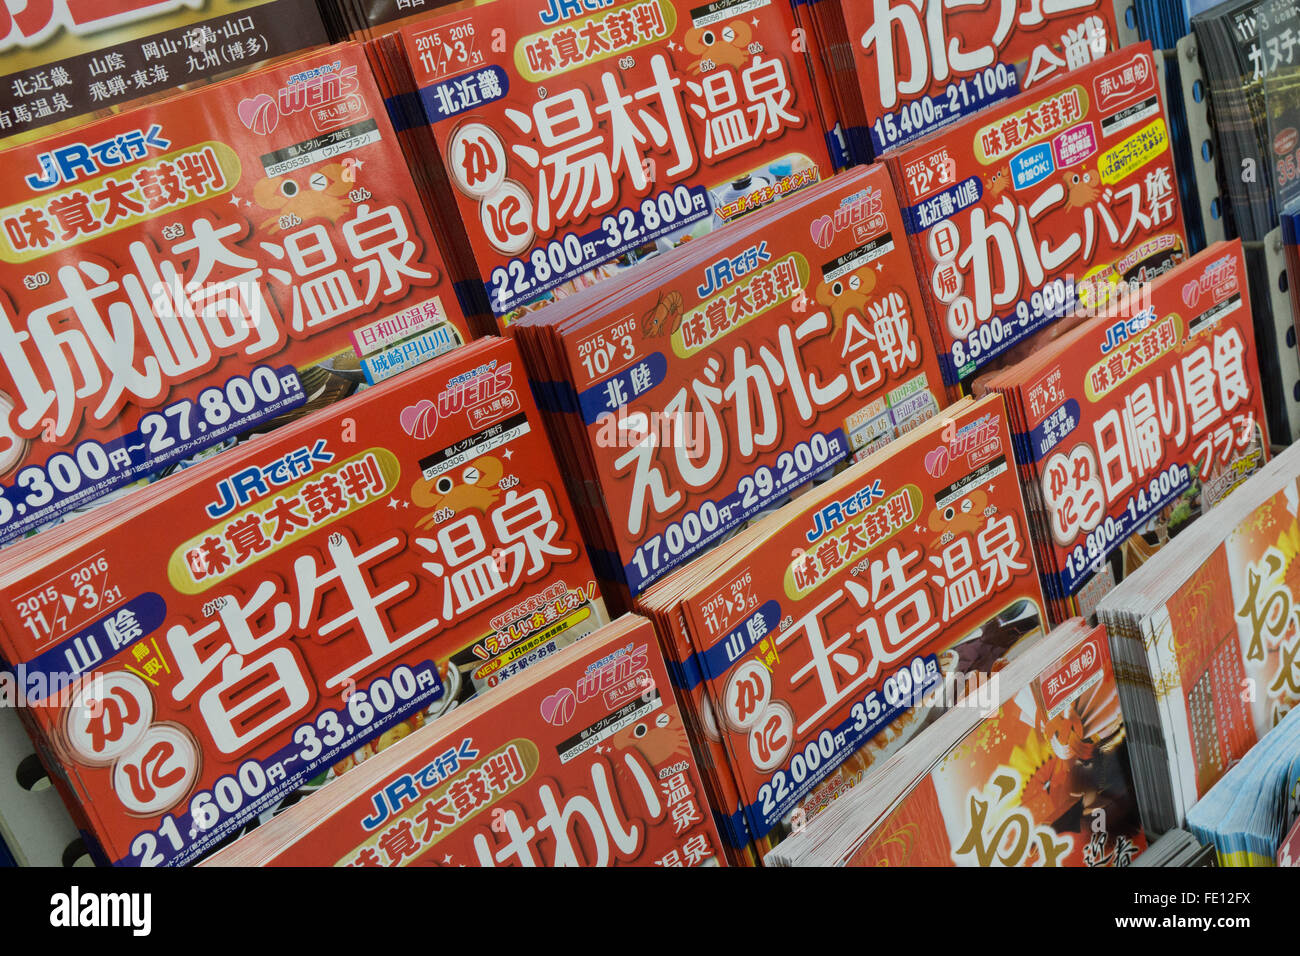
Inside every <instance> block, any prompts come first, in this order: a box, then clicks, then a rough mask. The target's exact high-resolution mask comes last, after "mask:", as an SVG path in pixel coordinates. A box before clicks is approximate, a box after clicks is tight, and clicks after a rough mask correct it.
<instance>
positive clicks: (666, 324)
mask: <svg viewBox="0 0 1300 956" xmlns="http://www.w3.org/2000/svg"><path fill="white" fill-rule="evenodd" d="M681 324H682V294H681V293H680V292H678V291H677V290H675V289H669V290H668V291H666V292H664V291H660V293H659V298H658V300H657V301H656V302H655V304H654V305H653V306H651V308H650V310H649V311H648V312H646V314H645V315H643V316H642V317H641V334H642V335H643V336H645V337H646V338H648V339H657V338H662V337H666V336H669V335H672V334H673V333H674V332H676V331H677V330H678V328H680V327H681Z"/></svg>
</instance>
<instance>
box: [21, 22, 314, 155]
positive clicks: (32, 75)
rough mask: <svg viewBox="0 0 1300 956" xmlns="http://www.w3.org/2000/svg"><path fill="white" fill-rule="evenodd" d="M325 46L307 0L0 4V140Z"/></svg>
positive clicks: (27, 136)
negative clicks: (299, 51) (317, 46)
mask: <svg viewBox="0 0 1300 956" xmlns="http://www.w3.org/2000/svg"><path fill="white" fill-rule="evenodd" d="M15 11H17V12H15ZM327 42H329V38H328V36H327V34H326V29H325V24H324V22H323V21H322V19H321V14H320V11H319V9H318V8H317V2H316V0H27V2H21V3H17V2H15V3H6V4H0V146H10V145H14V144H16V143H23V142H30V141H31V140H33V139H36V138H37V137H39V136H42V135H45V134H46V133H47V132H55V131H60V130H66V129H69V128H71V127H73V126H75V125H77V124H79V123H85V122H86V120H87V119H88V118H89V117H90V116H92V115H96V116H102V115H103V114H104V113H105V112H107V111H109V110H116V109H121V108H123V107H125V106H127V105H129V104H132V103H135V102H137V101H139V100H147V99H157V98H158V97H160V96H165V95H168V94H170V93H172V92H174V91H175V90H177V89H179V88H180V87H182V86H186V85H191V84H197V83H202V82H205V81H207V80H210V79H212V77H214V76H220V75H223V74H227V73H231V72H234V71H237V70H247V69H250V68H251V67H252V66H253V65H254V64H258V63H261V62H262V61H266V60H270V59H273V58H275V57H280V56H283V55H285V54H288V53H293V52H294V51H297V50H302V49H305V48H307V47H311V46H316V45H319V44H324V43H327Z"/></svg>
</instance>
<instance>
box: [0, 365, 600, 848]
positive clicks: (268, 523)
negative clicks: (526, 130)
mask: <svg viewBox="0 0 1300 956" xmlns="http://www.w3.org/2000/svg"><path fill="white" fill-rule="evenodd" d="M151 494H152V495H153V496H154V497H153V498H152V499H151V503H150V504H147V505H146V504H143V503H142V504H141V505H140V507H139V508H138V509H136V510H135V512H134V513H131V514H128V515H127V516H126V517H125V519H124V520H123V521H121V522H120V523H115V522H110V523H108V524H106V525H105V524H103V523H98V524H97V523H96V520H95V519H94V518H92V517H87V518H82V519H79V525H80V529H81V531H82V532H83V533H82V534H81V535H80V536H79V537H78V538H77V539H76V540H75V541H73V542H72V543H71V544H70V545H69V546H68V547H67V548H65V549H63V550H62V551H59V550H55V551H53V553H45V552H46V551H48V550H49V549H48V548H47V549H44V550H42V549H40V548H39V547H37V548H35V550H33V546H39V545H40V543H41V541H42V538H41V537H38V538H36V539H34V540H33V541H32V542H30V543H28V542H24V543H23V544H21V545H19V546H18V547H17V548H16V549H14V550H13V551H11V554H15V555H19V554H20V552H21V551H23V550H24V549H26V550H27V551H28V552H32V553H33V554H34V557H33V559H32V560H24V561H23V563H22V564H20V565H17V566H15V565H12V564H11V565H10V566H9V567H8V574H9V575H10V576H11V578H17V580H16V581H15V582H14V583H13V584H12V585H11V586H9V587H7V588H6V591H5V594H4V600H3V603H2V604H0V625H2V627H3V635H2V638H3V641H4V652H5V653H4V656H5V658H6V659H7V660H9V661H10V662H11V663H13V664H15V665H18V671H19V673H20V674H21V676H22V680H23V686H28V687H37V686H40V687H43V688H45V693H47V694H54V696H53V697H50V698H49V701H48V703H47V704H45V705H44V706H37V707H33V708H31V712H32V713H33V715H34V716H35V717H36V719H37V720H39V722H40V725H41V727H42V730H43V732H44V734H45V736H46V738H47V743H48V745H49V747H50V748H51V749H52V752H53V754H54V756H55V758H56V759H57V760H58V761H59V764H60V769H61V771H62V772H63V773H64V774H65V776H66V778H67V783H68V785H69V787H70V788H71V789H72V790H73V791H74V792H75V794H76V796H77V798H78V799H79V801H80V802H81V803H82V804H83V805H84V806H85V808H86V811H87V813H88V814H89V815H90V816H91V817H92V819H93V820H94V826H95V832H96V836H97V837H98V838H99V839H100V841H101V842H102V844H103V845H104V849H105V851H106V852H107V854H108V856H109V857H110V858H111V859H112V860H113V861H115V862H118V863H122V864H129V865H137V864H138V865H158V864H165V863H185V862H190V861H192V860H193V859H195V858H196V857H197V856H198V855H200V854H202V853H203V852H204V851H205V850H207V849H210V848H211V847H213V846H214V845H215V844H216V843H218V842H220V840H221V839H223V838H224V837H227V836H229V835H231V834H232V833H234V832H235V831H236V830H237V829H238V828H239V827H240V826H242V825H243V824H244V823H245V822H247V821H248V820H249V819H251V818H252V817H254V816H256V814H257V813H258V812H260V811H261V810H263V809H266V808H267V807H269V806H271V805H273V804H275V802H276V801H277V800H278V799H279V798H280V797H281V796H283V795H284V794H286V793H289V792H291V791H293V790H295V789H297V787H298V786H299V785H300V784H302V783H303V782H304V781H307V780H310V779H312V778H313V777H315V776H316V775H317V774H319V773H321V772H323V771H324V770H326V769H327V768H329V767H331V766H334V765H337V764H339V763H340V761H343V760H344V759H345V758H346V757H347V756H348V755H349V754H350V753H351V752H352V751H354V750H356V749H357V747H358V746H360V745H361V744H362V743H364V742H365V741H367V740H370V739H371V738H374V737H376V736H377V735H378V734H380V733H381V732H382V731H385V730H386V729H388V728H390V727H392V726H394V725H396V724H397V723H398V722H399V721H402V720H403V719H404V718H406V717H407V715H411V714H413V713H415V712H417V711H425V712H426V716H427V715H428V714H436V713H439V712H442V711H444V710H446V709H447V708H449V707H451V706H453V705H454V704H455V703H456V702H458V701H463V700H465V699H467V698H468V697H470V696H471V695H472V694H474V693H476V692H478V691H484V690H488V689H490V688H493V687H495V686H497V685H498V684H499V683H500V682H501V681H502V680H505V679H508V678H509V677H510V676H511V675H513V674H515V673H516V672H518V671H520V670H522V669H524V668H526V667H528V666H531V665H532V664H534V663H536V662H537V661H539V660H541V659H542V658H544V657H546V656H548V655H549V654H551V653H554V652H555V651H556V650H557V649H558V648H559V647H563V646H565V645H566V644H568V643H570V642H571V641H572V640H574V639H576V638H577V637H579V636H581V635H583V634H585V633H588V632H590V631H592V630H594V629H595V628H596V627H598V626H599V625H600V624H602V623H604V606H603V602H602V600H601V597H600V595H599V593H598V592H597V590H596V587H595V583H594V580H593V576H592V572H591V568H590V565H589V564H588V562H587V559H586V556H585V552H584V551H583V547H582V544H581V542H580V541H579V540H578V536H577V532H576V530H575V522H574V518H573V514H572V510H571V508H570V505H569V502H568V499H567V497H566V496H565V494H564V490H563V488H562V486H561V483H560V478H559V474H558V472H557V469H556V466H555V464H554V459H553V458H552V457H551V453H550V449H549V446H548V445H547V443H546V439H545V436H544V433H543V431H542V428H541V424H540V422H539V421H538V418H537V411H536V408H535V406H534V405H533V403H532V399H531V396H530V394H529V390H528V386H527V383H526V380H525V379H524V376H523V373H522V369H521V366H520V362H519V357H518V352H517V350H516V348H515V347H514V345H513V343H509V342H503V341H500V340H495V339H492V340H485V341H484V342H482V343H476V344H475V345H472V346H469V347H467V348H465V349H462V350H458V351H457V352H455V353H453V354H452V355H450V356H447V357H445V358H442V359H438V360H435V361H434V362H432V363H428V364H426V365H424V366H422V367H421V368H420V369H419V370H417V371H416V372H414V373H412V374H411V375H410V376H407V377H406V378H405V379H404V380H403V381H402V382H401V383H400V384H399V383H396V382H393V383H385V384H384V385H380V386H377V387H376V388H374V389H370V390H367V391H364V392H362V393H361V394H360V395H359V396H358V397H357V398H356V399H355V400H353V401H352V402H349V403H347V404H346V405H345V406H343V407H341V408H335V409H331V410H329V411H323V412H320V413H318V414H316V415H314V416H311V417H310V418H307V419H305V420H303V421H302V422H301V423H299V424H297V425H294V426H291V427H290V428H287V429H283V430H281V431H280V432H277V433H276V434H274V435H270V436H267V437H265V438H262V439H260V440H259V441H256V442H252V443H249V444H247V445H245V446H241V447H240V448H239V449H237V450H235V451H232V452H230V453H229V454H226V455H222V456H219V457H217V458H215V459H213V460H212V461H210V462H207V463H205V464H204V465H203V466H200V467H199V468H197V469H195V470H194V471H192V472H189V473H187V474H186V475H183V476H177V477H174V478H171V479H169V480H168V481H165V482H161V483H159V484H158V485H157V486H156V489H151ZM70 679H76V680H77V684H76V685H75V686H74V687H73V688H72V689H71V690H70V691H63V690H62V688H63V687H64V685H66V684H67V682H68V681H69V680H70Z"/></svg>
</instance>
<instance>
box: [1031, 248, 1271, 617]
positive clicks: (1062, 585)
mask: <svg viewBox="0 0 1300 956" xmlns="http://www.w3.org/2000/svg"><path fill="white" fill-rule="evenodd" d="M1117 301H1119V300H1117ZM1122 302H1123V306H1122V307H1121V308H1118V309H1115V310H1110V309H1107V310H1105V311H1104V313H1103V314H1102V315H1101V316H1099V317H1098V318H1096V319H1092V320H1090V321H1089V322H1088V323H1087V324H1086V325H1085V326H1084V327H1081V328H1080V329H1079V330H1077V331H1075V332H1071V333H1068V334H1067V336H1066V337H1065V338H1063V339H1062V340H1061V344H1060V346H1059V349H1060V353H1061V354H1060V355H1059V357H1058V358H1056V359H1055V360H1053V361H1050V362H1048V363H1047V364H1046V365H1037V364H1035V365H1031V364H1030V363H1026V365H1027V366H1028V367H1031V368H1032V369H1033V371H1032V377H1026V378H1019V377H1018V376H1016V373H1015V372H1014V371H1013V372H1012V373H1010V374H1011V376H1015V377H1017V378H1019V381H1018V383H1017V384H1018V388H1019V390H1020V396H1021V407H1022V409H1023V413H1024V414H1025V415H1026V416H1027V419H1026V420H1025V422H1024V423H1023V426H1022V427H1023V429H1024V432H1023V434H1021V435H1020V436H1018V439H1019V441H1020V450H1021V451H1022V452H1023V457H1022V461H1024V462H1025V463H1027V464H1030V465H1031V466H1032V471H1033V478H1034V480H1036V481H1037V482H1038V491H1037V492H1036V494H1038V495H1040V496H1041V500H1042V502H1043V504H1044V510H1045V514H1046V520H1047V524H1048V528H1049V530H1050V541H1048V542H1045V545H1046V547H1047V548H1048V549H1049V550H1050V552H1051V554H1052V556H1053V563H1054V565H1055V573H1056V578H1055V580H1053V581H1051V582H1049V585H1048V590H1049V591H1051V592H1052V593H1053V594H1054V595H1055V596H1058V597H1062V598H1068V597H1071V596H1074V595H1076V594H1081V593H1082V592H1083V589H1084V588H1085V586H1086V585H1087V584H1088V582H1089V581H1092V580H1096V581H1098V582H1099V583H1101V586H1102V587H1105V584H1107V583H1108V584H1110V585H1113V584H1114V582H1115V581H1116V580H1119V579H1121V578H1122V577H1123V576H1125V575H1127V574H1128V573H1130V572H1131V571H1132V570H1133V569H1134V568H1137V567H1139V566H1141V564H1142V563H1143V562H1144V561H1145V560H1146V559H1147V558H1148V557H1150V555H1151V554H1153V553H1154V552H1155V551H1156V550H1157V549H1158V548H1160V547H1162V546H1164V544H1165V543H1166V542H1168V541H1169V540H1170V539H1171V538H1172V537H1174V536H1176V535H1178V534H1179V533H1180V532H1181V531H1183V530H1184V529H1186V528H1187V527H1188V525H1189V524H1190V523H1191V522H1192V521H1193V520H1195V519H1196V518H1197V517H1199V516H1200V515H1202V514H1203V513H1205V512H1208V511H1209V510H1210V509H1211V508H1213V507H1214V506H1215V505H1216V504H1218V503H1219V502H1220V501H1222V500H1223V499H1224V498H1225V497H1226V496H1227V495H1228V493H1229V492H1231V491H1232V490H1233V489H1234V488H1236V487H1237V486H1238V485H1240V484H1241V483H1242V482H1243V481H1245V480H1246V479H1247V478H1249V477H1250V476H1251V475H1252V474H1254V473H1255V472H1256V471H1258V470H1259V468H1260V467H1262V466H1263V464H1264V462H1265V461H1267V459H1268V435H1267V426H1266V423H1265V419H1264V403H1263V394H1262V391H1261V386H1260V381H1259V371H1258V369H1259V363H1258V360H1257V358H1256V354H1255V334H1254V323H1253V321H1252V319H1251V309H1250V294H1249V291H1248V288H1247V276H1246V262H1245V259H1244V258H1243V257H1242V251H1241V244H1240V243H1239V242H1236V241H1234V242H1233V243H1230V244H1228V243H1225V244H1219V245H1216V246H1213V247H1211V248H1210V249H1207V250H1205V251H1204V252H1202V253H1200V254H1199V255H1198V256H1196V257H1195V258H1194V259H1192V260H1190V261H1189V262H1186V263H1184V264H1183V265H1182V266H1180V267H1178V268H1177V269H1175V270H1174V271H1173V272H1170V273H1168V274H1166V275H1164V276H1161V277H1160V278H1159V279H1157V280H1155V282H1153V283H1151V284H1150V285H1149V286H1148V287H1147V288H1146V289H1145V290H1143V291H1141V292H1138V293H1137V294H1134V295H1132V296H1127V295H1126V296H1124V297H1123V298H1122ZM1113 557H1114V558H1115V562H1114V563H1115V564H1116V565H1117V567H1116V568H1114V569H1107V568H1106V562H1107V561H1110V560H1111V559H1112V558H1113ZM1047 571H1048V569H1047V568H1044V572H1045V573H1047ZM1102 582H1104V583H1102ZM1088 590H1089V592H1093V591H1096V590H1097V589H1096V588H1089V589H1088ZM1101 593H1104V591H1102V592H1098V593H1095V594H1088V595H1084V596H1085V597H1086V598H1087V600H1086V601H1085V602H1084V606H1083V607H1081V608H1080V613H1083V614H1090V613H1091V611H1092V608H1094V607H1095V606H1096V603H1097V600H1099V599H1100V597H1101Z"/></svg>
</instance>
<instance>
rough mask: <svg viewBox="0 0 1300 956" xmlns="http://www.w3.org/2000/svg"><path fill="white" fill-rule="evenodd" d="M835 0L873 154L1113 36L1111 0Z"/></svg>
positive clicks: (1043, 76) (1084, 58) (1031, 83)
mask: <svg viewBox="0 0 1300 956" xmlns="http://www.w3.org/2000/svg"><path fill="white" fill-rule="evenodd" d="M814 2H816V0H814ZM843 9H844V22H845V25H846V26H847V27H848V31H849V37H850V39H851V41H852V47H853V54H852V55H853V59H854V65H855V67H856V69H857V74H858V81H859V84H860V86H861V92H862V99H863V104H864V105H865V107H866V113H867V116H866V119H867V123H868V124H869V131H870V135H871V145H872V148H873V149H874V151H875V154H876V155H879V154H880V153H881V152H882V151H884V150H887V149H892V148H895V147H899V146H905V145H907V144H908V143H911V142H915V141H916V140H918V139H920V138H921V137H922V136H925V135H926V134H927V133H930V132H932V131H934V130H936V129H938V128H939V127H940V126H943V125H945V124H948V123H952V122H954V121H956V120H959V119H961V118H962V117H966V116H969V115H971V114H972V113H974V112H976V111H978V110H981V109H984V108H986V107H989V106H991V105H992V104H995V103H997V102H999V101H1001V100H1005V99H1007V98H1008V97H1011V96H1014V95H1015V94H1016V93H1019V92H1021V91H1022V90H1028V89H1030V88H1032V87H1035V86H1039V85H1041V84H1043V83H1044V82H1045V81H1046V80H1047V79H1049V78H1050V77H1054V76H1058V75H1060V74H1062V73H1065V72H1068V71H1072V70H1078V69H1080V68H1082V67H1084V66H1086V65H1087V64H1088V63H1089V62H1090V61H1092V60H1096V59H1098V58H1100V57H1102V56H1104V55H1105V54H1106V53H1108V52H1109V51H1111V50H1114V49H1116V48H1118V46H1119V36H1118V31H1117V30H1116V21H1115V4H1114V3H1112V2H1111V0H1066V2H1064V3H1041V2H1038V0H997V2H996V3H993V4H986V3H971V2H969V0H967V2H959V3H954V2H952V0H924V2H921V0H846V2H844V3H843Z"/></svg>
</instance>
